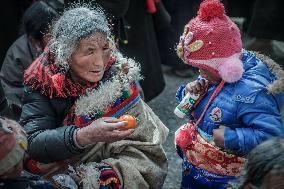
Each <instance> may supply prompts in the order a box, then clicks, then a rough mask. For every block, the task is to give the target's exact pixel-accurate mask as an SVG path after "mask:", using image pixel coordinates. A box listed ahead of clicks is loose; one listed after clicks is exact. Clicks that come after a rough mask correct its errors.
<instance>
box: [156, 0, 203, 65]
mask: <svg viewBox="0 0 284 189" xmlns="http://www.w3.org/2000/svg"><path fill="white" fill-rule="evenodd" d="M163 3H164V6H165V8H166V10H167V11H168V12H169V14H170V16H171V25H170V27H169V28H164V29H163V30H160V31H157V36H158V43H159V49H160V54H161V59H162V63H163V64H165V65H168V66H171V67H174V68H180V69H182V68H190V66H189V65H185V64H184V63H183V62H182V60H181V59H180V58H179V57H178V56H177V53H176V45H177V43H178V42H179V38H180V36H181V35H182V33H183V30H184V26H185V25H186V24H187V23H188V22H189V20H190V19H192V18H193V17H194V16H195V15H196V12H197V8H198V5H199V3H200V0H163Z"/></svg>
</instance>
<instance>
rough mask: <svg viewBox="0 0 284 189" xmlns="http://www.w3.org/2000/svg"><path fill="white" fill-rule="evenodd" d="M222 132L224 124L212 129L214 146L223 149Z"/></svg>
mask: <svg viewBox="0 0 284 189" xmlns="http://www.w3.org/2000/svg"><path fill="white" fill-rule="evenodd" d="M224 132H225V126H222V125H221V126H220V127H219V128H217V129H213V139H214V143H215V145H216V146H218V147H219V148H221V149H224V147H225V144H224Z"/></svg>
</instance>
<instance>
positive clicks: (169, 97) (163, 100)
mask: <svg viewBox="0 0 284 189" xmlns="http://www.w3.org/2000/svg"><path fill="white" fill-rule="evenodd" d="M163 70H164V77H165V80H166V88H165V89H164V91H163V92H162V93H161V94H160V95H159V96H158V97H157V98H155V99H153V100H152V101H151V102H149V103H148V104H149V106H150V107H151V108H152V109H153V111H154V112H155V113H156V114H157V115H158V116H159V117H160V119H161V120H162V121H163V123H164V124H165V125H166V126H167V127H168V128H169V131H170V132H169V136H168V139H167V141H166V143H165V145H164V148H165V151H166V154H167V157H168V160H169V171H168V176H167V178H166V181H165V184H164V187H163V189H177V188H179V183H180V178H181V159H180V157H179V156H178V155H177V154H176V152H175V147H174V133H175V131H176V130H177V129H178V128H179V126H181V125H182V124H183V123H185V122H186V120H183V119H180V118H178V117H177V116H175V114H174V113H173V110H174V108H175V107H176V105H177V102H176V100H175V92H176V89H177V88H178V86H179V85H181V84H182V83H187V82H189V81H191V80H192V79H193V78H187V79H185V78H180V77H176V76H174V75H173V74H171V72H170V69H169V68H168V67H163Z"/></svg>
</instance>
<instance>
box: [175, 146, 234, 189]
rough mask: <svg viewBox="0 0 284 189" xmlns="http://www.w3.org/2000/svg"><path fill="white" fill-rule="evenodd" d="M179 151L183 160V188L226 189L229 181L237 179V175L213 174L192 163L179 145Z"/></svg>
mask: <svg viewBox="0 0 284 189" xmlns="http://www.w3.org/2000/svg"><path fill="white" fill-rule="evenodd" d="M177 153H178V154H179V156H180V157H181V158H182V160H183V163H182V180H181V186H180V188H181V189H226V186H227V183H228V182H229V181H232V180H235V179H236V177H229V176H223V175H217V174H212V173H209V172H208V171H205V170H203V169H200V168H198V167H196V166H194V165H192V164H191V163H190V162H188V161H187V159H186V157H185V156H184V154H183V152H182V150H181V148H180V147H178V146H177Z"/></svg>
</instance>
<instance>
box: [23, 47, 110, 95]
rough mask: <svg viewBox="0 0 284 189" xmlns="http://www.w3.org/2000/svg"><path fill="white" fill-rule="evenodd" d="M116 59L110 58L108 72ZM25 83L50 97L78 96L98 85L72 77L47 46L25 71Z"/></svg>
mask: <svg viewBox="0 0 284 189" xmlns="http://www.w3.org/2000/svg"><path fill="white" fill-rule="evenodd" d="M114 62H115V59H114V58H110V60H109V62H108V64H107V66H106V72H105V74H107V73H108V70H109V68H110V67H111V66H112V65H113V64H114ZM24 84H25V85H28V86H31V87H32V89H33V90H39V91H40V92H41V93H42V94H43V95H45V96H48V97H49V98H54V97H61V98H67V97H77V96H79V95H81V94H84V93H86V90H87V89H88V88H94V87H96V86H97V85H98V82H95V83H90V82H88V83H86V84H85V85H82V84H80V83H78V82H75V81H73V80H72V79H71V77H70V74H68V70H67V69H66V68H64V65H63V64H62V63H61V62H59V61H58V60H57V59H56V58H55V55H54V54H53V53H52V52H51V51H50V50H49V49H48V47H46V48H45V50H44V52H43V53H42V54H41V56H40V57H38V58H37V59H36V60H35V61H34V62H33V63H32V64H31V65H30V67H29V68H28V69H27V70H26V71H25V74H24Z"/></svg>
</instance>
